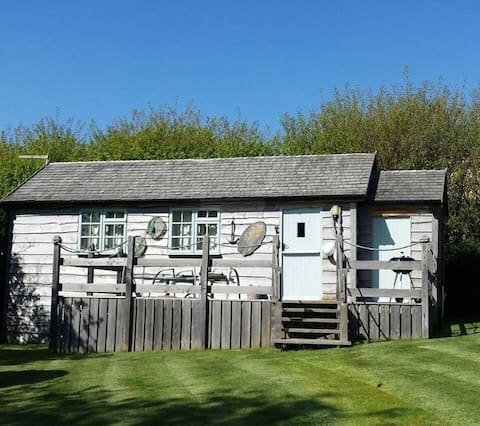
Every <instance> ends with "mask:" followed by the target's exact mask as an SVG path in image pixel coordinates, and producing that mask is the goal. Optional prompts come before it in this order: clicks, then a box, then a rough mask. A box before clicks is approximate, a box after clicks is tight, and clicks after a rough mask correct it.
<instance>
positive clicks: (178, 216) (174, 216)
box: [172, 211, 182, 222]
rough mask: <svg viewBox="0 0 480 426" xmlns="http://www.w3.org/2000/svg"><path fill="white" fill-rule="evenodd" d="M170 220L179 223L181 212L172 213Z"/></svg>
mask: <svg viewBox="0 0 480 426" xmlns="http://www.w3.org/2000/svg"><path fill="white" fill-rule="evenodd" d="M172 220H173V221H174V222H181V221H182V212H180V211H174V212H173V214H172Z"/></svg>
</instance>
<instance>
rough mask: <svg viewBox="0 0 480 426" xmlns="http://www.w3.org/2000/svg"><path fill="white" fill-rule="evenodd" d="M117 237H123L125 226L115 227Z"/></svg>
mask: <svg viewBox="0 0 480 426" xmlns="http://www.w3.org/2000/svg"><path fill="white" fill-rule="evenodd" d="M115 236H116V237H123V225H115Z"/></svg>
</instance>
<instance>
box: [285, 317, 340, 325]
mask: <svg viewBox="0 0 480 426" xmlns="http://www.w3.org/2000/svg"><path fill="white" fill-rule="evenodd" d="M282 322H316V323H325V324H338V323H339V322H340V320H339V319H338V318H305V317H282Z"/></svg>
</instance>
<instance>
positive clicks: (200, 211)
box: [197, 210, 207, 217]
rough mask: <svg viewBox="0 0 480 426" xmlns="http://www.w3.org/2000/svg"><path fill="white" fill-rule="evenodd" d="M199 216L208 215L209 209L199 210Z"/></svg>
mask: <svg viewBox="0 0 480 426" xmlns="http://www.w3.org/2000/svg"><path fill="white" fill-rule="evenodd" d="M197 216H198V217H207V211H206V210H199V211H198V213H197Z"/></svg>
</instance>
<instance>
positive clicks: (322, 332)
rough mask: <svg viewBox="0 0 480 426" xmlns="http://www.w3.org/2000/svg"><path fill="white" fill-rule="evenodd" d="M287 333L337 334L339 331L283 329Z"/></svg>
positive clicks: (330, 329)
mask: <svg viewBox="0 0 480 426" xmlns="http://www.w3.org/2000/svg"><path fill="white" fill-rule="evenodd" d="M285 331H286V332H287V333H303V334H338V333H340V330H339V329H338V328H298V327H291V328H290V327H288V328H285Z"/></svg>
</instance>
